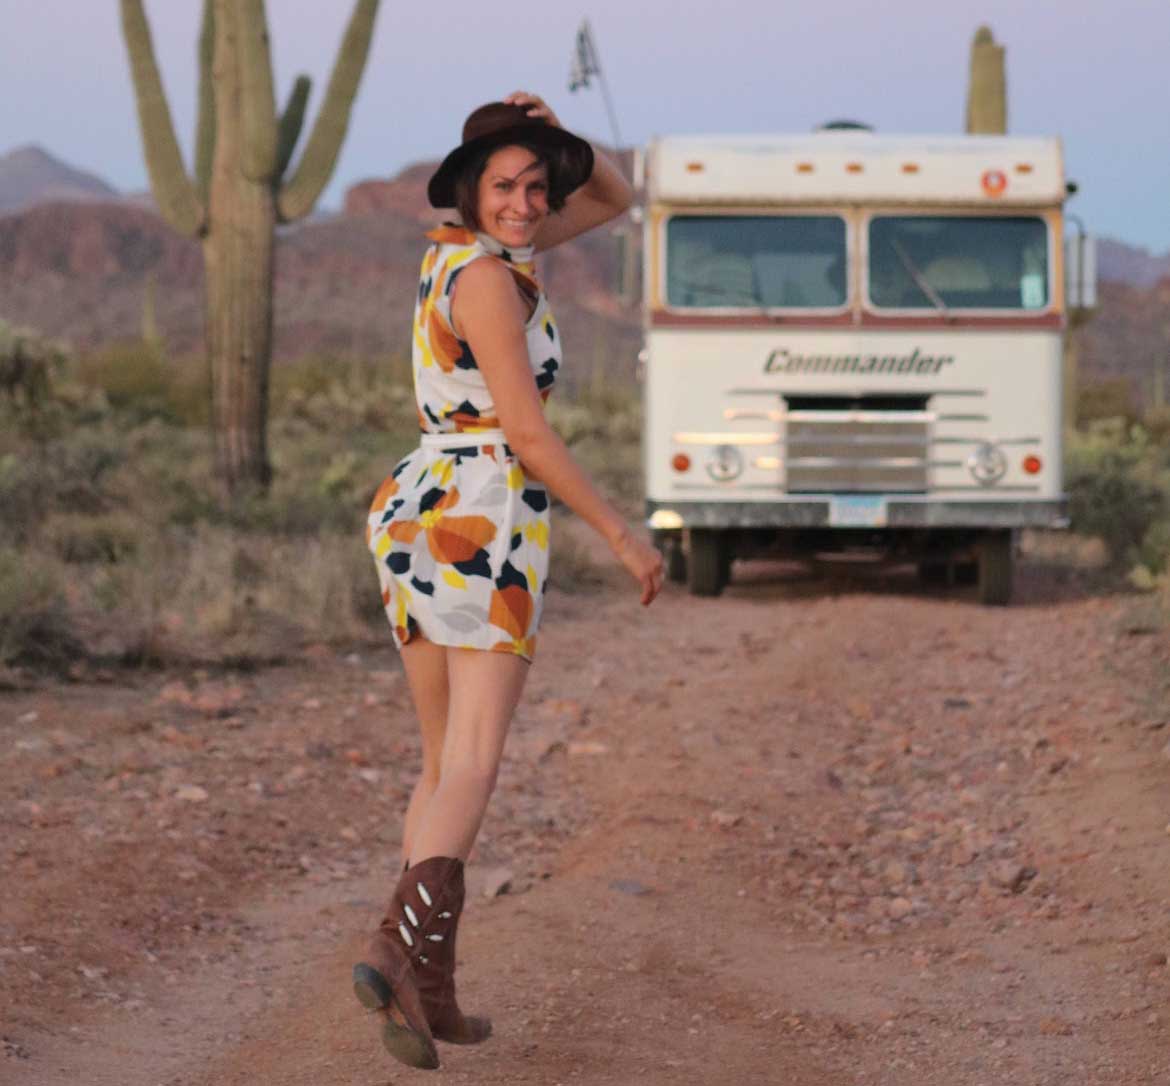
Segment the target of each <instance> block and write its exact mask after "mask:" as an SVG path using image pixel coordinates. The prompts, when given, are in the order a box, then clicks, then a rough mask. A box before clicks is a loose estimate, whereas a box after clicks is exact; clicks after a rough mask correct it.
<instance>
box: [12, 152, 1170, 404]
mask: <svg viewBox="0 0 1170 1086" xmlns="http://www.w3.org/2000/svg"><path fill="white" fill-rule="evenodd" d="M27 150H28V149H22V151H27ZM33 150H34V151H35V149H33ZM46 157H47V156H46ZM14 158H15V161H16V164H17V165H18V166H19V165H20V164H21V162H24V163H26V164H27V163H29V162H31V163H32V165H33V166H34V167H38V165H39V166H43V165H44V160H43V159H38V156H36V155H28V154H24V153H22V154H18V155H15V156H14V155H13V154H9V155H5V156H3V158H0V164H9V165H11V163H12V162H13V160H14ZM52 162H55V160H52ZM58 165H59V164H58ZM434 166H435V164H434V163H428V162H420V163H416V164H414V165H412V166H409V167H407V168H406V169H404V170H403V171H401V172H400V173H399V174H398V175H397V176H396V177H393V178H390V179H371V180H367V181H362V182H360V183H358V184H355V185H352V186H351V187H350V189H349V191H348V192H347V194H346V199H345V210H344V211H343V212H342V213H341V214H335V215H331V216H327V217H326V216H322V217H321V218H320V219H315V220H309V221H306V222H302V223H297V224H295V225H292V226H289V227H282V228H281V229H280V230H279V231H278V235H277V258H276V285H275V286H276V312H275V318H276V328H275V333H276V335H275V355H276V358H277V360H278V361H279V360H286V359H291V358H296V357H299V356H303V355H305V354H312V353H321V354H327V355H331V356H337V355H346V354H356V355H363V356H369V357H378V356H384V355H386V354H388V353H396V352H399V351H403V350H407V349H408V344H409V334H410V320H411V313H412V309H413V305H414V297H415V292H416V290H417V286H418V267H419V261H420V259H421V257H422V253H423V250H424V249H425V247H426V241H425V239H424V233H425V231H426V230H427V229H428V227H429V226H430V225H431V224H433V223H435V222H437V221H439V219H440V218H441V217H442V215H443V213H441V212H436V211H435V210H434V209H433V208H431V207H430V206H429V205H428V204H427V202H426V180H427V178H428V177H429V176H430V174H431V172H432V170H433V169H434ZM65 170H68V171H69V173H68V175H67V176H69V177H74V178H75V177H78V176H80V177H82V178H88V179H89V183H88V185H87V184H86V183H85V182H84V181H83V182H82V183H81V184H80V185H67V186H66V187H65V191H66V192H67V193H70V194H73V195H68V196H66V197H65V198H64V199H58V200H57V201H56V202H40V201H39V200H38V198H37V193H36V191H35V189H30V188H29V187H28V185H27V183H26V186H25V189H24V190H23V198H31V199H33V200H34V203H33V205H32V206H30V207H27V208H25V209H23V210H14V211H9V212H8V213H7V214H4V213H2V212H0V318H6V319H8V320H11V321H13V322H15V323H17V324H23V325H29V326H31V327H34V328H39V329H41V330H42V331H43V332H45V333H46V334H48V335H51V336H53V337H57V338H62V339H65V340H67V341H70V342H72V343H73V344H74V345H75V346H77V347H79V348H82V349H85V348H90V347H97V346H100V345H102V344H107V343H112V342H116V341H119V340H129V339H134V338H136V337H137V336H139V335H140V334H141V331H142V327H143V321H144V310H145V308H146V306H147V299H148V297H149V299H150V305H151V307H152V308H153V310H154V316H153V321H154V323H155V324H156V326H157V327H158V328H159V329H160V330H161V332H162V334H163V338H164V340H165V342H166V344H167V347H168V349H169V351H170V353H171V354H172V355H173V356H175V357H185V356H194V355H195V354H197V353H198V352H199V351H200V350H201V347H202V342H203V315H202V285H203V268H202V259H201V256H200V252H199V244H198V242H196V241H193V240H191V239H189V238H182V237H179V236H178V235H177V234H176V233H175V232H174V231H172V230H171V229H170V228H169V227H168V226H167V224H166V223H165V222H163V220H162V219H161V218H160V217H159V216H158V215H157V213H156V212H155V211H154V210H153V209H152V208H150V207H147V206H143V203H142V201H141V198H139V199H133V198H131V199H128V198H125V197H122V196H120V195H119V194H118V193H117V192H116V191H115V190H113V189H112V188H111V187H110V186H108V185H106V184H105V183H104V182H102V181H100V179H95V178H91V177H89V175H85V174H81V173H80V171H71V170H70V169H69V168H68V167H65ZM19 173H20V171H19V170H15V171H10V172H8V173H5V172H4V171H3V170H0V201H2V200H3V199H4V198H5V195H6V194H5V192H4V191H3V188H2V185H3V180H4V178H5V177H9V178H11V177H13V176H15V175H17V174H19ZM30 175H31V176H39V177H41V178H42V179H50V180H51V181H52V185H60V184H62V183H63V181H62V179H63V178H64V177H65V176H66V175H65V174H62V173H61V172H60V171H57V170H55V169H50V170H39V172H38V169H34V170H32V171H31V174H30V173H29V172H26V173H25V177H26V178H27V177H28V176H30ZM94 182H96V184H95V183H94ZM53 191H61V190H60V189H54V188H52V187H46V188H43V189H42V190H41V192H40V197H41V199H46V198H47V196H48V194H50V193H51V192H53ZM79 191H81V192H82V193H83V195H80V196H79V195H76V193H77V192H79ZM99 201H100V202H99ZM0 206H2V205H0ZM1099 265H1100V271H1101V279H1102V283H1101V290H1100V306H1099V309H1098V311H1097V313H1096V314H1095V315H1094V317H1093V319H1092V320H1091V321H1089V323H1088V324H1087V325H1086V326H1085V327H1084V329H1083V330H1082V331H1081V337H1082V357H1081V366H1082V372H1083V373H1084V375H1085V376H1086V378H1088V379H1090V380H1092V379H1100V378H1103V377H1120V378H1124V379H1125V380H1127V381H1129V382H1130V383H1131V386H1132V388H1133V389H1134V391H1135V394H1136V396H1137V397H1138V398H1145V397H1146V396H1148V394H1149V389H1150V387H1151V377H1150V374H1151V373H1152V365H1153V360H1154V359H1156V358H1161V357H1163V356H1164V355H1165V353H1166V351H1167V349H1168V348H1170V342H1168V338H1167V337H1168V335H1170V333H1168V332H1167V329H1166V327H1165V317H1164V314H1165V313H1167V312H1170V254H1167V255H1166V256H1163V257H1158V256H1153V255H1151V254H1150V253H1149V252H1147V251H1145V250H1143V249H1140V248H1137V247H1135V246H1130V245H1124V244H1122V243H1120V242H1115V241H1111V240H1108V239H1104V240H1102V241H1101V243H1100V249H1099ZM538 267H539V272H540V276H541V279H542V281H543V283H544V284H545V286H546V288H547V289H548V292H549V295H550V297H551V299H552V302H553V307H554V309H555V311H556V314H557V320H558V323H559V324H560V326H561V330H562V333H563V337H564V341H565V346H566V357H567V363H568V364H567V366H566V369H565V378H566V384H567V385H568V386H569V387H570V388H572V387H573V385H574V384H575V383H576V382H578V381H586V380H591V379H594V378H595V377H601V378H603V379H608V378H615V379H618V380H623V381H628V380H633V374H634V359H635V356H636V353H637V350H638V346H639V344H640V342H641V328H640V323H641V322H640V314H639V312H638V310H637V308H636V307H631V306H625V305H623V304H621V302H620V301H619V300H618V298H617V297H616V295H615V293H614V290H613V284H614V282H615V278H616V271H617V248H616V245H615V243H614V241H613V238H612V237H610V236H609V234H608V232H607V230H604V229H603V230H597V231H592V232H590V233H589V234H586V235H585V236H583V237H581V238H579V239H575V240H574V241H572V242H570V243H569V244H567V245H564V246H559V247H558V248H556V249H554V250H553V251H551V252H549V253H545V254H543V255H542V256H541V257H540V258H539V261H538Z"/></svg>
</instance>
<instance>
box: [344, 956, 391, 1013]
mask: <svg viewBox="0 0 1170 1086" xmlns="http://www.w3.org/2000/svg"><path fill="white" fill-rule="evenodd" d="M353 994H354V995H355V996H357V997H358V1002H359V1003H361V1005H362V1006H363V1007H365V1008H366V1010H370V1011H380V1010H384V1009H385V1008H386V1007H389V1006H390V999H391V997H392V995H393V993H392V992H391V990H390V985H389V984H387V983H386V978H385V977H384V976H382V974H381V973H379V972H378V970H376V969H375V968H374V967H373V966H371V965H366V963H365V962H358V964H357V965H355V966H354V967H353Z"/></svg>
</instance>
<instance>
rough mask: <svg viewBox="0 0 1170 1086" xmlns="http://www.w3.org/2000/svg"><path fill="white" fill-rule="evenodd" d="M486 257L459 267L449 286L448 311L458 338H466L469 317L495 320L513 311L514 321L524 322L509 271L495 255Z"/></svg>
mask: <svg viewBox="0 0 1170 1086" xmlns="http://www.w3.org/2000/svg"><path fill="white" fill-rule="evenodd" d="M487 257H488V258H487V259H479V260H473V261H472V262H471V263H470V264H467V265H466V266H465V267H463V268H460V270H459V276H458V278H457V279H456V280H455V283H454V284H453V285H452V288H451V289H452V296H451V315H452V317H453V319H454V321H455V324H456V325H457V327H456V332H457V334H458V335H459V336H460V337H461V338H466V336H465V335H464V333H465V331H466V324H467V322H468V321H471V322H472V323H474V322H476V321H478V320H493V319H495V320H498V319H499V318H500V316H501V315H508V314H512V313H514V314H515V315H516V319H517V321H518V322H519V323H520V324H523V323H524V319H525V318H524V309H523V303H522V302H521V300H520V295H519V294H518V293H517V291H516V284H515V280H514V278H513V276H512V272H511V271H510V270H509V268H508V266H507V264H505V263H504V262H503V261H502V260H500V259H499V258H498V257H494V256H491V254H487Z"/></svg>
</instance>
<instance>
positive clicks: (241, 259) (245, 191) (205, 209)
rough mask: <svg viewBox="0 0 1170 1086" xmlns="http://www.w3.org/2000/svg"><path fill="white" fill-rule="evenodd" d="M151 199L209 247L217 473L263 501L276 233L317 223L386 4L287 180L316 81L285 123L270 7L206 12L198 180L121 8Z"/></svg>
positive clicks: (345, 50) (221, 3) (354, 48)
mask: <svg viewBox="0 0 1170 1086" xmlns="http://www.w3.org/2000/svg"><path fill="white" fill-rule="evenodd" d="M120 2H121V6H122V29H123V34H124V37H125V39H126V48H127V52H128V53H129V57H130V71H131V75H132V77H133V81H134V92H135V97H136V98H137V101H138V117H139V123H140V126H141V129H142V143H143V147H144V149H145V155H146V163H147V169H148V171H149V173H150V184H151V189H152V190H153V192H154V197H155V200H156V201H157V203H158V207H159V211H160V212H161V213H162V215H163V216H164V217H165V218H166V220H167V221H168V222H169V223H170V224H171V226H173V227H174V228H175V229H176V230H178V231H179V232H180V233H182V234H186V235H189V236H193V237H199V238H201V239H202V242H203V257H204V268H205V273H206V330H207V351H208V357H209V361H210V365H211V389H212V425H213V430H214V434H215V452H216V469H217V472H218V475H219V478H220V481H221V482H222V484H223V486H224V488H225V490H226V491H227V493H228V494H229V495H234V494H237V493H239V492H240V491H241V490H243V489H248V488H251V487H255V486H259V487H264V486H266V485H267V484H268V482H269V480H270V478H271V467H270V465H269V462H268V447H267V423H268V368H269V363H270V361H271V355H272V272H273V246H274V237H275V227H276V224H277V223H278V222H291V221H293V220H295V219H299V218H302V217H303V216H305V215H307V214H309V212H310V211H312V209H313V205H314V204H315V203H316V202H317V198H318V197H319V196H320V195H321V191H322V189H324V188H325V185H326V184H327V183H328V181H329V178H330V176H331V175H332V173H333V169H334V166H335V165H336V163H337V156H338V153H339V152H340V150H341V144H342V143H343V141H344V139H345V133H346V129H347V128H348V127H349V118H350V112H351V109H352V106H353V100H354V96H355V95H356V93H357V88H358V84H359V82H360V81H361V76H362V72H363V70H364V68H365V64H366V57H367V56H368V54H369V47H370V40H371V37H372V35H373V28H374V20H375V17H376V15H377V12H378V0H357V2H356V4H355V6H354V10H353V14H352V16H351V17H350V21H349V26H348V28H347V30H346V32H345V37H344V39H343V41H342V43H341V48H340V50H339V52H338V56H337V60H336V63H335V65H334V69H333V74H332V76H331V78H330V80H329V86H328V89H327V90H326V93H325V101H324V103H323V104H322V106H321V109H320V111H319V113H318V116H317V120H316V122H315V123H314V125H313V130H312V133H311V134H310V136H309V139H308V142H307V144H306V146H305V149H304V151H303V153H302V154H301V157H300V161H299V163H298V164H297V166H296V168H295V170H293V172H292V175H291V177H288V178H287V180H286V177H285V175H286V173H287V172H288V169H289V166H290V164H291V162H292V158H293V151H294V150H295V148H296V144H297V141H298V139H299V138H300V134H301V128H302V126H303V123H304V118H305V107H306V104H307V102H308V98H309V90H310V81H309V79H308V77H307V76H300V77H299V78H298V79H297V80H296V83H295V84H294V86H293V89H292V92H291V94H290V95H289V99H288V103H287V104H286V106H285V109H284V111H283V113H282V114H281V116H280V117H279V118H278V117H277V113H276V101H275V90H274V87H273V78H272V63H271V58H270V56H269V48H268V20H267V17H266V15H265V11H264V0H204V9H203V30H202V33H201V35H200V41H199V59H200V79H199V119H198V122H197V129H196V147H195V177H194V179H192V178H191V177H190V176H189V175H188V174H187V171H186V168H185V166H184V164H183V157H182V154H181V152H180V151H179V144H178V141H177V139H176V138H175V130H174V125H173V124H172V121H171V115H170V109H169V108H168V106H167V101H166V96H165V94H164V92H163V88H162V81H161V79H160V78H159V72H158V65H157V62H156V60H155V56H154V48H153V45H152V43H151V37H150V26H149V24H148V22H147V19H146V13H145V12H144V10H143V6H142V0H120Z"/></svg>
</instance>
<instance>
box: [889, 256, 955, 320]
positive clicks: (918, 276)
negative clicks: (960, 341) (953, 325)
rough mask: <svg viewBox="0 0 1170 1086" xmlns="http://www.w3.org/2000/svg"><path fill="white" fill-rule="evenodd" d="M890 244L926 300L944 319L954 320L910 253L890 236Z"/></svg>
mask: <svg viewBox="0 0 1170 1086" xmlns="http://www.w3.org/2000/svg"><path fill="white" fill-rule="evenodd" d="M890 245H891V246H892V247H893V250H894V252H895V253H897V254H898V259H899V260H900V261H901V262H902V267H903V268H905V269H906V273H907V274H908V275H909V276H910V278H911V279H913V280H914V285H915V286H916V287H917V288H918V289H919V290H920V291H922V293H923V294H925V295H926V299H927V301H929V302H930V304H931V305H932V306H934V308H935V309H937V310H938V311H939V312H940V313H941V314H942V315H943V319H944V320H948V321H952V320H954V319H955V318H954V316H952V314H951V311H950V310H949V309H947V305H946V302H944V301H943V300H942V298H940V297H939V293H938V291H937V290H935V289H934V287H932V286H931V285H930V283H929V282H927V279H926V276H925V275H923V274H922V272H921V270H920V269H919V267H918V265H917V264H915V263H914V261H913V260H911V259H910V254H909V253H908V252H906V250H905V249H903V248H902V246H901V243H900V242H899V241H898V240H897V239H896V238H891V239H890Z"/></svg>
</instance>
